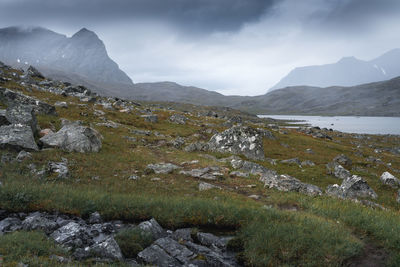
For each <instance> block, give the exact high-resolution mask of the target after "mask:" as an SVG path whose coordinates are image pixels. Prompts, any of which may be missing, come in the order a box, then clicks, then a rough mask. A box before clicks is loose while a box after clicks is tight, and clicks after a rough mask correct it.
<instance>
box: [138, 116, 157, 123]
mask: <svg viewBox="0 0 400 267" xmlns="http://www.w3.org/2000/svg"><path fill="white" fill-rule="evenodd" d="M140 117H142V118H144V121H146V122H150V123H157V122H158V116H157V115H154V114H151V115H142V116H140Z"/></svg>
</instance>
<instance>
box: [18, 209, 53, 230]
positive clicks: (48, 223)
mask: <svg viewBox="0 0 400 267" xmlns="http://www.w3.org/2000/svg"><path fill="white" fill-rule="evenodd" d="M22 227H23V229H24V230H43V231H44V232H46V233H47V234H50V233H52V232H53V231H54V230H55V229H57V227H58V224H57V222H56V221H55V220H51V219H49V218H47V217H46V216H45V215H43V214H42V213H40V212H35V213H32V214H30V215H29V216H28V217H26V218H25V220H24V221H23V222H22Z"/></svg>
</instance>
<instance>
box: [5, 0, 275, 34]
mask: <svg viewBox="0 0 400 267" xmlns="http://www.w3.org/2000/svg"><path fill="white" fill-rule="evenodd" d="M274 1H275V0H85V1H83V0H58V1H57V0H13V1H12V0H3V2H2V1H0V14H1V16H0V17H2V20H3V21H7V20H11V21H19V22H20V23H19V24H26V23H28V24H30V23H34V22H37V21H41V22H49V21H52V22H56V23H57V22H58V23H60V22H63V23H68V22H70V23H72V24H77V23H81V24H86V23H89V24H92V23H94V22H95V23H98V24H102V23H110V22H115V21H135V20H152V21H161V22H165V23H170V24H173V25H174V26H175V27H178V28H181V29H184V30H188V31H200V32H202V31H205V32H213V31H234V30H237V29H239V28H240V27H241V26H242V25H243V24H244V23H247V22H252V21H256V20H257V19H259V18H260V16H262V15H263V14H264V13H265V12H267V11H268V9H269V8H271V7H272V5H273V2H274Z"/></svg>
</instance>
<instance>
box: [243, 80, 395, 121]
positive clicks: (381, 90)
mask: <svg viewBox="0 0 400 267" xmlns="http://www.w3.org/2000/svg"><path fill="white" fill-rule="evenodd" d="M235 106H236V108H237V109H240V110H244V111H248V112H253V113H257V114H303V115H320V114H322V115H360V116H361V115H363V116H400V77H397V78H393V79H391V80H387V81H383V82H374V83H368V84H362V85H357V86H351V87H341V86H333V87H325V88H320V87H311V86H294V87H287V88H283V89H279V90H274V91H272V92H269V93H267V94H265V95H262V96H255V97H250V98H248V99H247V100H244V101H241V102H238V103H235Z"/></svg>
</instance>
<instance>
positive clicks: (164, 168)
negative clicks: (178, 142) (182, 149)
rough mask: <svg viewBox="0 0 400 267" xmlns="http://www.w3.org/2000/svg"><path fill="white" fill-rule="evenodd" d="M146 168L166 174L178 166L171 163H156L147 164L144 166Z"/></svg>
mask: <svg viewBox="0 0 400 267" xmlns="http://www.w3.org/2000/svg"><path fill="white" fill-rule="evenodd" d="M146 168H147V169H148V170H150V171H153V172H155V173H156V174H160V173H162V174H167V173H172V172H173V171H174V170H176V169H179V168H180V167H179V166H176V165H174V164H172V163H158V164H149V165H147V167H146Z"/></svg>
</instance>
